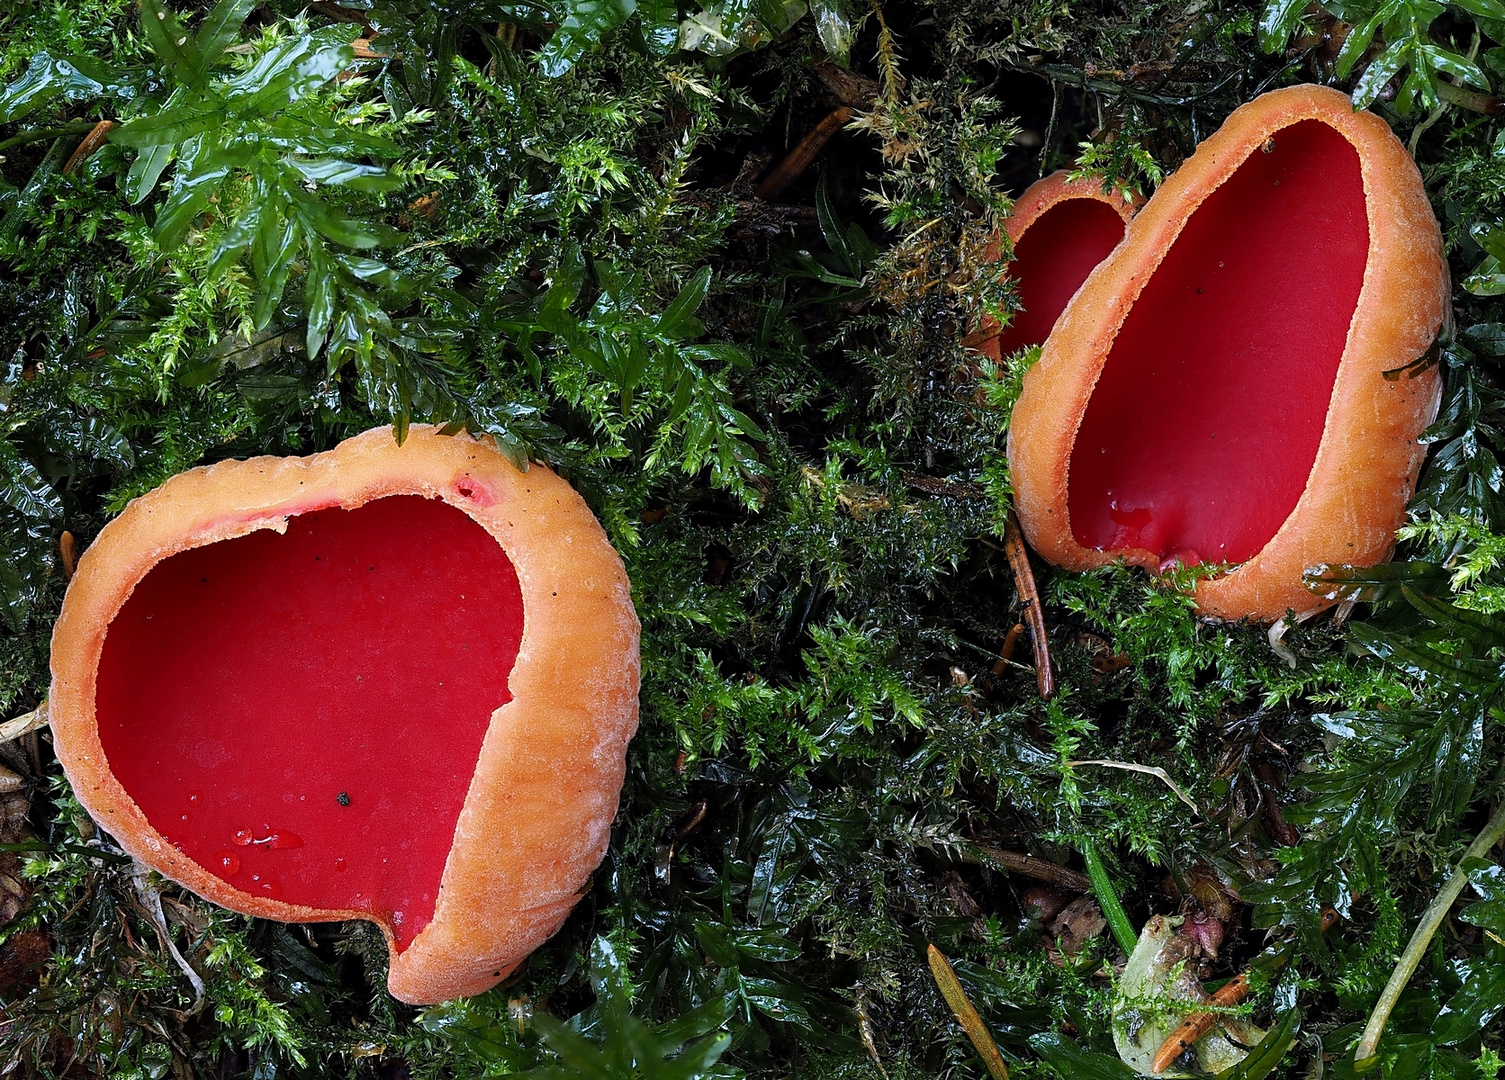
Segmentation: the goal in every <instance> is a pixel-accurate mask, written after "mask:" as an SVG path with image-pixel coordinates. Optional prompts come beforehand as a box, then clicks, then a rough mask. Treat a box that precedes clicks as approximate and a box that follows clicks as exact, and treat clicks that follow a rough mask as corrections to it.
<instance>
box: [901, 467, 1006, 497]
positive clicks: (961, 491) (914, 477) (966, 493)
mask: <svg viewBox="0 0 1505 1080" xmlns="http://www.w3.org/2000/svg"><path fill="white" fill-rule="evenodd" d="M903 475H904V482H905V483H906V484H908V485H909V486H910V487H912V488H914V489H915V490H916V491H923V492H924V493H925V494H926V495H946V496H949V497H951V498H953V499H981V498H984V497H985V496H986V495H987V492H986V491H984V490H983V488H982V486H981V485H979V484H969V483H966V482H965V481H961V480H942V479H941V478H940V477H939V476H926V475H925V474H924V473H917V472H906V473H904V474H903Z"/></svg>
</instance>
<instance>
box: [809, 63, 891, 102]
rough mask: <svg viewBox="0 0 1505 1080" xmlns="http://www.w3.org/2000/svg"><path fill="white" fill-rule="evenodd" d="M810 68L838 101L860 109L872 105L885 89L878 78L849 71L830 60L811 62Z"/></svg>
mask: <svg viewBox="0 0 1505 1080" xmlns="http://www.w3.org/2000/svg"><path fill="white" fill-rule="evenodd" d="M810 70H811V71H813V72H815V74H816V76H817V77H818V78H819V79H820V81H821V82H823V83H825V84H826V89H827V90H829V91H831V93H832V94H833V95H834V96H835V97H836V100H837V101H839V102H841V103H842V104H843V105H850V106H852V107H853V108H858V109H860V108H866V107H867V106H868V105H871V104H872V103H873V101H874V100H875V99H876V98H877V97H878V94H879V93H880V92H881V91H882V89H883V88H882V87H881V86H879V85H878V80H877V79H869V78H868V77H867V76H866V75H859V74H857V72H855V71H848V70H847V69H846V68H844V67H841V66H840V65H838V64H833V63H832V62H831V61H829V60H821V61H819V62H818V63H814V64H811V65H810Z"/></svg>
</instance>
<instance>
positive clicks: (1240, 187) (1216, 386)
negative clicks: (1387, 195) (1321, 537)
mask: <svg viewBox="0 0 1505 1080" xmlns="http://www.w3.org/2000/svg"><path fill="white" fill-rule="evenodd" d="M1368 253H1369V222H1368V218H1367V216H1366V203H1365V198H1364V185H1363V180H1362V177H1361V175H1360V169H1359V157H1358V153H1357V152H1356V151H1355V150H1354V148H1353V146H1352V145H1351V144H1350V143H1349V142H1348V141H1347V140H1346V139H1344V138H1343V136H1342V135H1340V134H1339V133H1338V132H1337V131H1335V130H1334V129H1332V128H1330V127H1328V126H1327V125H1325V124H1323V123H1321V122H1319V121H1315V120H1307V121H1302V122H1300V123H1297V124H1293V125H1291V126H1290V127H1287V128H1284V129H1282V130H1280V131H1277V132H1276V133H1275V135H1274V137H1273V138H1272V139H1271V140H1270V141H1268V142H1266V143H1264V144H1263V145H1262V146H1256V147H1254V149H1253V152H1252V153H1251V154H1250V155H1249V157H1248V159H1247V160H1246V161H1245V162H1244V163H1243V164H1242V165H1240V166H1239V168H1238V169H1237V170H1236V171H1235V172H1234V173H1233V175H1232V176H1231V177H1229V179H1228V180H1227V181H1226V182H1225V183H1224V184H1223V185H1222V186H1221V187H1219V188H1218V189H1217V190H1216V191H1214V192H1213V193H1212V194H1211V195H1209V196H1208V197H1207V198H1206V200H1205V201H1204V202H1203V203H1202V204H1201V206H1199V207H1198V208H1197V209H1196V210H1195V211H1194V212H1193V214H1192V216H1191V218H1190V220H1188V221H1187V223H1186V226H1185V228H1184V229H1183V230H1182V232H1181V235H1180V236H1179V237H1178V238H1177V239H1176V240H1175V242H1174V243H1173V245H1172V246H1171V249H1170V251H1169V252H1168V253H1167V254H1166V256H1165V259H1164V261H1162V262H1161V264H1160V266H1159V268H1158V269H1156V270H1155V271H1154V272H1153V274H1152V276H1151V277H1150V279H1149V281H1148V282H1147V283H1146V284H1145V287H1144V291H1143V292H1142V293H1141V294H1140V296H1139V298H1138V300H1137V301H1136V302H1135V303H1134V305H1133V307H1132V309H1131V310H1130V312H1129V315H1128V317H1127V319H1126V320H1125V322H1124V324H1123V328H1122V329H1121V330H1120V331H1119V334H1118V337H1117V338H1116V340H1115V341H1114V342H1113V345H1112V347H1111V351H1110V352H1109V353H1108V357H1107V361H1106V364H1105V366H1104V368H1103V371H1102V375H1101V377H1100V378H1099V379H1098V382H1097V385H1096V387H1095V388H1094V389H1093V392H1092V398H1091V400H1090V402H1089V403H1088V406H1087V411H1086V414H1085V416H1084V417H1083V419H1082V425H1081V428H1080V429H1079V431H1078V433H1077V438H1076V444H1075V446H1074V448H1073V450H1072V455H1071V464H1070V471H1069V474H1068V505H1069V509H1070V514H1071V527H1072V532H1073V533H1074V534H1075V536H1076V540H1077V543H1079V544H1081V545H1082V546H1083V547H1088V548H1098V549H1101V550H1109V551H1112V550H1121V549H1125V548H1136V549H1144V550H1148V551H1150V552H1151V553H1153V554H1154V555H1155V556H1157V557H1158V558H1159V559H1160V560H1161V562H1162V563H1169V562H1172V561H1179V562H1181V563H1182V564H1184V565H1188V566H1190V565H1195V564H1198V563H1202V562H1210V563H1239V562H1243V561H1244V560H1246V559H1248V558H1249V557H1251V556H1252V555H1254V554H1255V553H1256V552H1258V551H1259V550H1260V549H1261V548H1263V547H1264V546H1265V545H1266V544H1267V543H1268V542H1269V541H1270V539H1271V538H1272V537H1273V536H1274V535H1275V533H1276V531H1277V530H1279V528H1280V527H1281V525H1282V524H1283V523H1284V522H1285V520H1286V518H1288V517H1289V516H1290V514H1291V511H1292V510H1293V509H1295V506H1296V502H1297V500H1298V499H1299V498H1300V496H1301V493H1302V491H1303V490H1305V488H1306V484H1307V479H1308V477H1309V476H1310V475H1311V471H1312V464H1313V462H1314V461H1315V459H1316V455H1317V448H1318V445H1319V444H1320V442H1321V439H1322V431H1323V425H1324V422H1325V420H1326V417H1327V411H1328V405H1329V403H1330V401H1331V398H1332V392H1333V384H1334V380H1335V378H1336V377H1337V372H1338V362H1339V360H1340V359H1341V358H1342V355H1343V348H1344V344H1345V342H1346V341H1347V337H1348V328H1349V323H1350V322H1351V321H1352V318H1353V313H1354V309H1355V307H1356V305H1357V303H1358V299H1359V290H1360V288H1361V287H1362V285H1363V281H1364V265H1365V261H1366V259H1367V258H1368Z"/></svg>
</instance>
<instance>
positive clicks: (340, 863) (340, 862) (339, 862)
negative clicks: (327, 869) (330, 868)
mask: <svg viewBox="0 0 1505 1080" xmlns="http://www.w3.org/2000/svg"><path fill="white" fill-rule="evenodd" d="M334 868H335V872H336V873H340V874H343V873H344V872H345V860H344V859H336V860H335V861H334Z"/></svg>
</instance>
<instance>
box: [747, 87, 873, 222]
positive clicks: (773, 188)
mask: <svg viewBox="0 0 1505 1080" xmlns="http://www.w3.org/2000/svg"><path fill="white" fill-rule="evenodd" d="M851 118H852V110H851V109H850V108H848V107H847V106H846V105H842V106H841V107H840V108H837V109H833V110H831V113H830V115H828V116H827V117H826V118H825V119H824V120H822V121H821V122H820V123H818V124H816V125H815V127H814V128H812V129H811V130H810V134H808V135H806V136H805V137H804V138H803V139H801V140H800V143H799V145H798V146H796V147H795V148H794V149H793V150H791V151H789V153H788V154H787V155H786V156H785V157H784V160H783V161H781V162H779V163H778V164H777V165H775V166H774V168H773V171H772V172H771V173H769V174H768V175H767V176H765V177H764V178H763V182H762V183H761V184H759V185H758V190H757V196H758V198H760V199H762V200H763V201H764V202H767V201H768V200H770V199H773V198H775V197H776V196H778V195H779V194H780V193H781V192H782V191H783V190H784V189H785V188H786V187H788V186H789V185H790V184H792V183H794V182H795V181H796V180H798V179H799V178H800V174H801V173H803V172H804V171H805V170H806V169H807V168H809V167H810V163H811V162H812V161H814V160H815V159H816V157H817V155H819V154H820V152H821V151H822V150H824V149H825V147H826V143H828V142H830V141H831V136H832V135H835V134H836V132H837V131H839V130H840V129H841V126H842V125H843V124H845V123H846V122H847V121H848V120H850V119H851Z"/></svg>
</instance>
